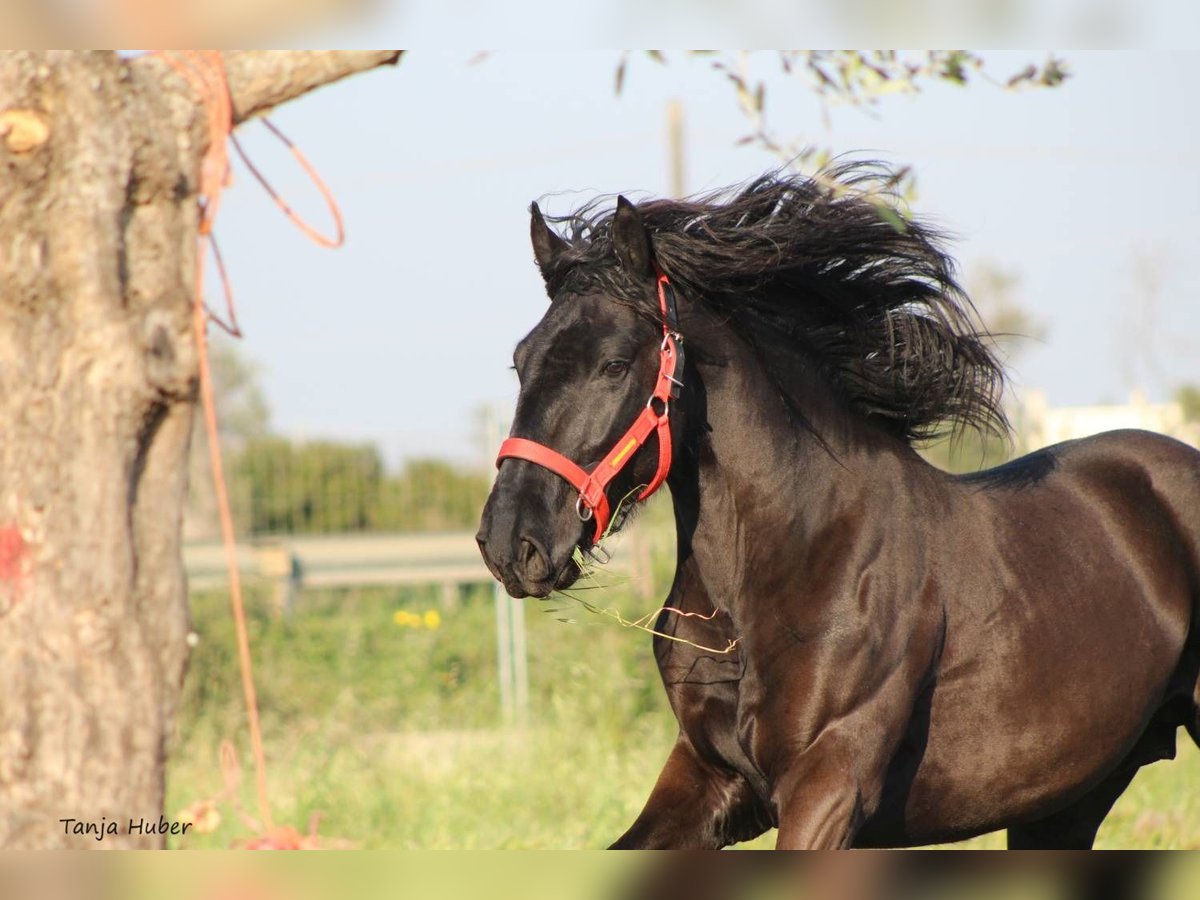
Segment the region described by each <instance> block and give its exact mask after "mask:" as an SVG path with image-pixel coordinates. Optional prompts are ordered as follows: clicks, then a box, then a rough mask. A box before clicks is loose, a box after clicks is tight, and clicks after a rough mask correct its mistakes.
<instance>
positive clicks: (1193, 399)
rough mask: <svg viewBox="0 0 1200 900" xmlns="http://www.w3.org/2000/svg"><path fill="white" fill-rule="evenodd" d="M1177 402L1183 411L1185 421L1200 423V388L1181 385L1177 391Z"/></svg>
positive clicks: (1191, 385) (1192, 385)
mask: <svg viewBox="0 0 1200 900" xmlns="http://www.w3.org/2000/svg"><path fill="white" fill-rule="evenodd" d="M1175 402H1176V403H1178V404H1179V408H1180V409H1181V410H1183V421H1185V422H1194V423H1200V387H1197V386H1196V385H1194V384H1184V385H1180V386H1179V387H1178V388H1176V390H1175Z"/></svg>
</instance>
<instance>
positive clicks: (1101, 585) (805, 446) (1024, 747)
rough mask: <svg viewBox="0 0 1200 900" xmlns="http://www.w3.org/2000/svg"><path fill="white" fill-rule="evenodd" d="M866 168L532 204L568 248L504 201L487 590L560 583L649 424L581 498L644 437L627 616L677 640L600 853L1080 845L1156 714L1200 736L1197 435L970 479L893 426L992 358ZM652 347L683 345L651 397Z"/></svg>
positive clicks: (633, 464)
mask: <svg viewBox="0 0 1200 900" xmlns="http://www.w3.org/2000/svg"><path fill="white" fill-rule="evenodd" d="M887 177H888V174H887V172H886V171H881V170H880V169H879V168H878V167H874V166H870V165H867V164H850V165H844V166H841V167H838V168H836V169H834V170H831V171H828V172H825V173H823V174H822V175H820V176H818V177H816V178H813V179H807V178H802V177H798V176H791V175H783V174H774V175H771V176H768V177H764V178H762V179H759V180H758V181H755V182H754V183H753V184H751V185H749V186H748V187H745V188H743V189H741V190H739V191H734V192H727V193H723V194H716V195H712V196H709V197H706V198H702V199H698V200H683V201H676V200H654V201H649V202H644V203H641V204H639V205H637V206H634V205H632V204H630V203H629V202H628V201H626V200H625V199H624V198H618V200H617V204H616V208H615V211H609V210H606V209H603V208H602V207H600V206H598V205H592V206H590V207H586V208H584V209H583V210H581V211H580V212H578V213H576V214H575V215H573V216H569V217H566V218H564V219H562V220H559V221H560V222H561V223H565V225H566V228H567V232H568V233H567V236H566V237H565V238H564V237H561V236H559V234H557V233H556V232H555V231H553V230H552V229H551V228H550V227H549V226H548V225H547V224H546V222H545V220H544V218H543V217H542V215H541V214H540V213H539V211H538V209H537V207H536V205H535V206H534V207H533V210H532V212H533V220H532V236H533V247H534V253H535V257H536V259H537V263H538V265H539V267H540V269H541V272H542V275H543V276H544V279H545V282H546V287H547V292H548V293H549V295H550V299H551V302H550V307H549V309H548V310H547V312H546V314H545V316H544V317H543V318H542V320H541V322H539V323H538V325H537V326H536V327H535V328H534V329H533V331H532V332H530V334H529V335H528V336H527V337H526V338H525V339H524V340H522V341H521V342H520V344H519V345H518V347H517V351H516V355H515V364H516V369H517V372H518V374H519V376H520V379H521V391H520V397H519V400H518V403H517V410H516V417H515V419H514V423H513V431H512V434H513V435H514V437H516V438H523V439H524V441H523V442H522V441H518V442H516V443H517V444H520V445H521V446H522V447H524V448H525V449H524V450H522V449H520V448H518V449H511V448H510V452H507V453H506V454H505V455H506V456H509V457H515V458H508V459H505V460H504V461H503V465H501V467H500V471H499V474H498V476H497V479H496V483H495V487H494V488H493V491H492V494H491V497H490V498H489V500H488V503H487V506H486V508H485V509H484V511H483V520H482V525H481V528H480V531H479V535H478V540H479V545H480V549H481V550H482V552H483V555H484V558H485V560H486V561H487V564H488V566H489V568H490V569H491V571H492V573H493V574H494V575H495V576H496V577H497V578H499V579H501V580H502V581H503V582H504V585H505V587H506V588H507V589H508V591H509V593H511V594H512V595H513V596H514V597H524V596H528V595H532V596H537V597H541V596H545V595H547V594H549V593H550V592H552V591H553V590H555V589H556V588H564V587H567V586H569V585H570V584H571V583H572V582H573V580H574V579H575V578H576V577H578V570H577V566H576V565H575V563H573V562H572V554H573V552H574V551H575V548H576V547H582V548H584V549H586V548H588V547H589V546H590V545H591V544H592V543H593V541H595V540H596V537H597V535H596V534H595V533H594V532H595V531H597V530H599V529H594V528H593V523H591V522H587V521H581V518H590V517H591V515H592V514H593V512H595V511H597V510H598V507H597V504H596V502H595V501H596V499H597V496H598V495H597V493H596V491H595V487H596V485H595V484H594V483H592V484H590V485H589V486H588V490H591V491H592V494H591V496H590V499H588V498H584V497H580V496H578V495H579V493H580V491H583V490H584V488H583V487H581V484H582V481H581V479H583V478H584V477H585V475H588V473H591V476H590V477H594V476H595V473H596V472H597V471H599V469H598V466H599V461H601V460H610V461H611V460H612V459H613V458H614V456H618V455H619V454H617V453H614V451H613V450H612V449H610V448H614V445H615V444H616V443H617V442H618V438H619V436H621V435H622V433H623V432H624V431H625V429H626V428H627V426H629V424H630V423H631V422H632V421H633V420H634V419H635V418H637V417H638V416H639V414H640V412H641V410H642V409H643V407H645V406H649V407H650V408H651V409H652V411H653V413H654V415H655V416H659V417H660V418H659V422H660V424H663V425H664V427H666V431H665V433H664V432H663V431H657V432H655V433H651V434H650V435H649V437H647V438H645V439H644V440H643V441H641V442H639V443H637V444H636V445H630V446H631V447H634V449H633V452H632V453H629V454H627V458H626V460H623V461H622V465H623V466H624V467H623V468H621V469H620V471H619V472H617V474H616V476H615V477H613V478H612V479H611V481H609V482H608V483H606V484H605V485H604V486H603V493H604V495H605V496H604V499H605V500H606V501H607V502H608V503H609V504H610V505H612V506H615V505H616V504H617V503H618V502H619V501H620V499H621V498H623V497H626V496H628V495H630V494H631V493H632V492H636V491H637V490H638V488H639V486H644V485H649V484H651V483H652V481H653V480H654V477H655V473H656V467H658V466H660V464H661V463H662V462H663V453H662V450H663V447H662V445H663V444H664V443H669V445H670V446H669V447H668V448H667V449H669V450H671V451H672V452H670V453H669V454H667V458H666V462H667V464H668V465H669V477H668V478H667V484H668V485H669V487H670V490H671V497H672V501H673V504H674V510H675V524H676V531H677V535H678V563H677V569H676V573H675V580H674V584H673V586H672V588H671V593H670V597H669V599H668V600H667V603H666V606H667V607H668V609H667V610H666V611H664V613H663V614H662V615H661V617H660V619H659V621H658V623H657V629H658V630H659V631H661V632H665V633H669V634H674V635H675V636H677V637H681V638H685V639H686V641H688V642H690V643H685V642H681V641H672V640H666V639H663V638H661V637H658V638H655V641H654V650H655V654H656V656H657V659H658V665H659V670H660V672H661V674H662V677H663V682H664V684H665V686H666V690H667V693H668V696H669V698H670V702H671V705H672V707H673V709H674V711H675V714H676V717H677V718H678V720H679V726H680V730H679V737H678V740H677V742H676V744H675V746H674V749H673V750H672V751H671V753H670V756H669V758H668V760H667V762H666V766H665V768H664V769H663V772H662V774H661V775H660V776H659V779H658V782H657V783H656V785H655V787H654V790H653V792H652V793H651V795H650V799H649V800H648V801H647V803H646V806H645V809H644V810H643V811H642V813H641V815H640V816H639V817H638V818H637V820H636V821H635V822H634V823H633V825H632V827H631V828H630V829H629V830H628V831H627V832H626V833H625V835H624V836H622V837H621V838H620V839H619V840H618V841H617V843H616V846H617V847H718V846H722V845H725V844H729V843H732V842H737V841H743V840H747V839H749V838H752V837H755V836H757V835H759V834H761V833H762V832H763V831H765V830H766V829H768V828H769V827H772V826H778V828H779V837H778V845H779V846H780V847H787V848H800V847H846V846H908V845H917V844H927V843H933V842H942V841H956V840H960V839H963V838H967V837H970V836H973V835H977V834H981V833H984V832H988V831H993V830H996V829H1000V828H1007V829H1008V837H1009V845H1010V846H1012V847H1061V848H1086V847H1090V846H1091V844H1092V842H1093V840H1094V837H1095V834H1096V830H1097V829H1098V827H1099V825H1100V823H1101V821H1102V820H1103V819H1104V817H1105V815H1106V814H1107V813H1108V811H1109V809H1110V808H1111V807H1112V804H1113V803H1114V802H1115V801H1116V799H1117V797H1118V796H1119V795H1120V794H1121V792H1122V791H1123V790H1124V789H1125V788H1126V787H1127V786H1128V784H1129V782H1130V780H1131V779H1132V778H1133V776H1134V774H1135V773H1136V772H1137V770H1138V768H1139V767H1140V766H1142V765H1145V764H1147V763H1150V762H1153V761H1155V760H1159V759H1164V758H1171V757H1173V756H1174V752H1175V738H1176V733H1177V730H1178V728H1179V726H1181V725H1182V726H1185V727H1186V728H1187V729H1188V731H1189V732H1190V733H1191V736H1192V737H1193V739H1196V740H1198V741H1200V725H1198V721H1197V708H1198V703H1200V688H1198V686H1197V679H1198V674H1200V631H1198V630H1197V628H1196V619H1197V612H1196V611H1197V608H1198V606H1200V603H1198V599H1200V453H1198V452H1197V451H1196V450H1194V449H1192V448H1190V447H1188V446H1186V445H1184V444H1182V443H1180V442H1178V441H1175V440H1172V439H1170V438H1167V437H1164V436H1161V435H1156V434H1151V433H1147V432H1140V431H1120V432H1112V433H1108V434H1103V435H1098V436H1096V437H1091V438H1086V439H1083V440H1076V441H1068V442H1065V443H1062V444H1058V445H1056V446H1053V447H1050V448H1047V449H1045V450H1040V451H1038V452H1036V453H1032V454H1030V455H1028V456H1025V457H1022V458H1020V459H1017V460H1015V461H1013V462H1010V463H1008V464H1006V465H1003V466H1000V467H999V468H996V469H991V470H988V471H984V472H980V473H978V474H973V475H967V476H954V475H949V474H947V473H945V472H942V471H940V470H938V469H936V468H934V467H933V466H931V465H929V464H928V463H926V462H925V461H924V460H923V459H922V458H921V457H920V456H919V455H918V454H917V452H916V451H915V450H914V444H915V443H919V442H920V441H921V440H923V439H926V438H929V437H930V436H931V435H933V434H935V433H938V432H939V430H941V429H943V428H946V427H949V426H952V427H961V426H964V425H966V426H973V427H981V428H991V429H994V430H996V431H1000V432H1004V431H1005V429H1006V427H1007V423H1006V422H1005V420H1004V416H1003V413H1002V412H1001V408H1000V405H999V396H1000V391H1001V388H1002V380H1003V379H1002V373H1001V369H1000V367H999V365H998V363H997V361H996V358H995V357H994V355H993V353H992V351H991V350H990V349H989V346H990V345H989V340H988V336H987V335H986V333H984V332H982V331H981V330H979V329H977V328H976V327H975V325H974V322H975V319H974V316H973V313H972V310H971V306H970V303H969V301H968V300H967V299H966V297H965V296H964V295H963V294H962V292H961V291H960V289H959V287H958V284H957V283H956V281H955V277H954V273H953V264H952V262H951V260H950V259H949V258H948V257H947V256H946V254H945V252H944V250H943V249H942V244H943V242H942V239H941V237H940V236H939V234H938V233H937V232H936V231H935V230H933V229H932V228H931V227H929V226H928V225H927V224H925V223H922V222H920V221H917V220H915V219H913V218H911V217H908V216H905V215H902V214H900V213H899V212H897V209H896V207H895V206H893V205H891V204H889V203H888V202H887V199H886V198H885V197H884V195H883V193H882V192H881V190H879V189H878V187H879V185H880V184H881V182H882V183H883V187H884V188H886V181H887ZM668 300H670V301H671V302H670V304H668V303H667V301H668ZM676 304H677V312H676ZM668 305H669V306H670V307H671V309H670V310H669V312H670V316H668ZM664 333H666V334H669V335H674V337H675V338H678V340H675V341H674V342H673V343H671V342H668V340H667V338H666V337H664ZM669 343H670V344H671V347H674V346H675V344H678V345H679V347H680V349H682V348H684V347H686V351H687V353H686V363H684V364H683V365H682V366H681V367H680V371H675V372H674V375H673V376H672V377H673V378H674V380H675V381H678V382H682V387H679V386H678V385H676V384H674V383H672V385H671V387H672V392H673V395H672V396H671V397H670V398H669V399H667V398H666V395H665V394H662V392H660V391H658V389H657V388H658V382H659V380H661V379H662V378H663V372H664V367H665V366H666V357H667V356H669V355H670V352H669V351H670V348H669V347H668V344H669ZM679 361H680V362H682V360H679ZM656 367H657V369H658V374H657V375H656ZM652 390H654V391H655V397H657V398H658V399H657V401H656V400H653V399H652V400H651V402H650V403H649V404H647V400H646V398H647V396H648V395H649V394H650V393H651V391H652ZM667 426H669V427H667ZM621 441H622V442H624V438H621ZM511 443H512V441H511V440H510V442H506V446H508V445H509V444H511ZM531 447H542V448H543V450H546V449H548V450H549V453H548V454H543V455H542V456H540V457H538V456H537V454H536V453H535V452H534V451H532V450H530V449H529V448H531ZM539 452H540V451H539ZM621 452H624V451H621ZM563 459H566V460H569V461H573V462H574V463H578V468H579V472H578V473H575V475H572V474H570V473H569V472H567V470H565V469H563V468H562V466H561V463H554V462H553V460H559V461H561V460H563ZM624 462H628V464H627V465H624ZM571 464H573V463H568V465H571ZM556 465H557V466H558V468H555V466H556ZM572 479H574V480H572ZM672 610H678V611H680V612H684V613H697V614H699V615H695V616H684V615H679V614H674V613H673V612H672ZM735 640H736V642H737V643H736V646H735V647H734V649H733V650H731V651H730V652H727V653H719V652H714V651H715V650H716V649H717V648H724V647H726V646H728V644H729V642H731V641H735ZM693 645H698V646H693ZM702 647H707V648H713V651H708V650H704V649H700V648H702Z"/></svg>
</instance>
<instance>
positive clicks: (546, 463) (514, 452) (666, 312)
mask: <svg viewBox="0 0 1200 900" xmlns="http://www.w3.org/2000/svg"><path fill="white" fill-rule="evenodd" d="M658 307H659V311H660V312H661V313H662V328H663V339H662V345H661V346H660V347H659V351H658V377H657V378H656V379H655V382H654V391H653V393H651V394H650V398H649V399H648V400H647V401H646V407H645V409H643V410H642V412H641V414H640V415H639V416H638V417H637V418H636V419H634V420H633V424H632V425H631V426H629V430H628V431H626V432H625V433H624V434H623V435H621V437H620V438H619V439H618V440H617V442H616V443H615V444H614V445H613V448H612V449H611V450H609V451H608V454H607V455H606V456H605V457H604V459H602V460H601V461H600V463H599V464H598V465H597V466H596V467H595V468H593V469H592V471H591V472H590V473H589V472H586V471H584V469H582V468H581V467H580V466H578V465H576V464H575V463H573V462H571V460H569V459H567V458H566V457H565V456H563V455H562V454H561V453H559V452H557V451H555V450H551V449H550V448H549V447H547V446H545V445H544V444H539V443H538V442H537V441H531V440H527V439H526V438H519V437H510V438H509V439H508V440H506V441H505V442H504V443H503V444H501V445H500V452H499V454H497V456H496V467H497V468H499V466H500V464H501V463H502V462H503V461H504V460H506V459H509V458H513V459H524V460H528V461H529V462H531V463H536V464H537V465H539V466H543V467H544V468H547V469H549V470H550V471H551V472H553V473H554V474H555V475H558V476H559V477H560V478H564V479H566V480H567V481H568V482H570V483H571V485H572V486H573V487H574V488H575V489H576V490H578V491H579V499H578V500H576V501H575V512H576V513H577V514H578V515H579V518H580V519H582V520H583V521H585V522H586V521H587V520H588V519H590V518H592V517H593V516H595V518H596V534H595V537H594V538H593V539H592V542H593V543H597V544H598V543H599V542H600V539H601V538H602V537H604V533H605V531H606V530H607V529H608V523H609V521H610V520H611V519H612V512H611V511H610V509H609V506H608V496H607V494H606V493H605V489H606V488H607V487H608V483H609V482H610V481H612V480H613V479H614V478H616V477H617V474H618V473H619V472H620V471H621V470H622V469H623V468H625V465H626V464H627V463H628V462H629V460H631V459H632V458H633V456H634V454H635V453H636V452H637V450H638V449H639V448H640V447H641V446H642V445H643V444H644V443H646V440H647V439H648V438H649V437H650V435H651V433H653V432H658V471H657V472H655V473H654V478H652V479H651V481H650V483H649V484H648V485H646V487H645V489H644V490H643V491H642V492H641V493H640V494H638V500H645V499H646V498H647V497H649V496H650V495H651V494H653V493H654V492H655V491H656V490H658V488H659V486H661V485H662V483H663V481H665V480H666V477H667V472H669V471H670V469H671V423H670V420H669V418H668V417H669V415H670V412H671V398H673V397H678V396H679V389H680V388H681V387H683V382H681V381H679V379H677V378H676V377H675V373H676V372H679V374H680V375H682V374H683V335H681V334H680V333H679V318H678V313H677V312H676V309H675V292H674V290H673V289H672V288H671V283H670V281H668V279H667V276H666V275H664V274H663V273H662V271H661V270H659V272H658ZM656 400H657V401H658V402H659V403H660V404H661V405H662V412H658V411H657V410H656V409H655V408H654V406H655V401H656Z"/></svg>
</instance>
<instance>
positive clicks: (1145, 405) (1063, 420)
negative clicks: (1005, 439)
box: [1015, 390, 1200, 452]
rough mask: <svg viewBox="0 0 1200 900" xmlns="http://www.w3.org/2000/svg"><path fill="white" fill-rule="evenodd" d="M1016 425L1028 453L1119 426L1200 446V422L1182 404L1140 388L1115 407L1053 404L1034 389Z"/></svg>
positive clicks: (1020, 411) (1021, 442) (1043, 394)
mask: <svg viewBox="0 0 1200 900" xmlns="http://www.w3.org/2000/svg"><path fill="white" fill-rule="evenodd" d="M1015 424H1016V427H1017V432H1018V441H1019V442H1020V446H1021V449H1022V450H1023V451H1024V452H1028V451H1030V450H1037V449H1038V448H1040V447H1046V446H1048V445H1050V444H1056V443H1058V442H1059V441H1068V440H1071V439H1073V438H1081V437H1087V436H1088V435H1090V434H1099V433H1100V432H1102V431H1112V430H1114V429H1117V428H1142V429H1145V430H1146V431H1157V432H1159V433H1160V434H1167V435H1170V436H1171V437H1174V438H1178V439H1179V440H1181V441H1186V442H1187V443H1189V444H1192V445H1193V446H1197V447H1200V422H1195V421H1188V419H1187V417H1186V415H1185V414H1184V410H1183V407H1182V406H1180V404H1178V403H1174V402H1171V403H1150V402H1148V401H1147V399H1146V395H1145V393H1143V392H1142V391H1140V390H1135V391H1133V392H1132V393H1131V394H1130V395H1129V402H1128V403H1123V404H1119V405H1111V406H1050V405H1049V403H1048V401H1047V399H1046V394H1045V392H1043V391H1039V390H1031V391H1028V392H1026V393H1025V395H1024V396H1023V397H1022V400H1021V405H1020V408H1019V410H1018V413H1017V416H1016V423H1015Z"/></svg>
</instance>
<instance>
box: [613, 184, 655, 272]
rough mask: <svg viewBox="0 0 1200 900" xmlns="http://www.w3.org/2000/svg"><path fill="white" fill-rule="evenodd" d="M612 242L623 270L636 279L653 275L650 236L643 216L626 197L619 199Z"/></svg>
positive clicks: (614, 218)
mask: <svg viewBox="0 0 1200 900" xmlns="http://www.w3.org/2000/svg"><path fill="white" fill-rule="evenodd" d="M612 242H613V251H614V252H615V253H616V254H617V261H618V262H619V263H620V264H621V268H623V269H624V270H625V271H626V272H628V273H629V274H630V275H632V276H633V277H635V278H641V277H646V276H649V275H651V274H652V270H651V259H650V235H649V233H648V232H647V231H646V226H645V225H644V224H643V223H642V214H641V213H639V212H638V211H637V207H636V206H634V205H633V204H632V203H630V202H629V201H628V200H626V199H625V198H624V197H617V211H616V213H615V214H614V215H613V222H612Z"/></svg>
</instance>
